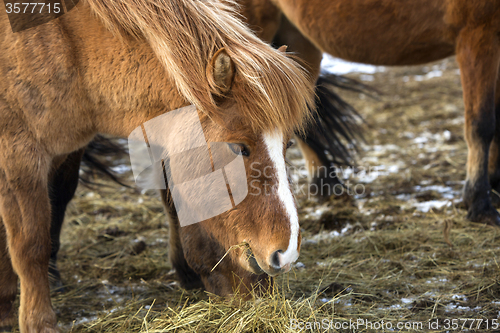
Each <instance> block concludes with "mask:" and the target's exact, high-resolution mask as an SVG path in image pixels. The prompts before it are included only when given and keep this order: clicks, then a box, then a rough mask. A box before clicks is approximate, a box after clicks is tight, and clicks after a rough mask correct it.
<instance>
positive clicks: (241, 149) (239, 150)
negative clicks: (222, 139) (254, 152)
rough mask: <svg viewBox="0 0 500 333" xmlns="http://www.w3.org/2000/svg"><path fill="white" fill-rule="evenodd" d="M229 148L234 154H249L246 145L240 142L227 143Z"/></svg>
mask: <svg viewBox="0 0 500 333" xmlns="http://www.w3.org/2000/svg"><path fill="white" fill-rule="evenodd" d="M228 145H229V149H231V151H232V152H233V153H235V154H236V155H243V156H249V155H250V151H249V150H248V147H247V146H245V145H244V144H242V143H228Z"/></svg>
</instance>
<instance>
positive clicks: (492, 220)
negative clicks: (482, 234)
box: [467, 207, 500, 227]
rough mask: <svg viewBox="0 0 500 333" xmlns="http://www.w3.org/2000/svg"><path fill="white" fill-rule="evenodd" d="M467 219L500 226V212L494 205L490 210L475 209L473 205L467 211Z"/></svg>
mask: <svg viewBox="0 0 500 333" xmlns="http://www.w3.org/2000/svg"><path fill="white" fill-rule="evenodd" d="M467 219H468V220H469V221H471V222H476V223H484V224H488V225H493V226H497V227H500V214H499V213H498V212H497V210H496V209H494V208H493V207H491V209H488V210H475V209H474V207H471V208H469V211H468V213H467Z"/></svg>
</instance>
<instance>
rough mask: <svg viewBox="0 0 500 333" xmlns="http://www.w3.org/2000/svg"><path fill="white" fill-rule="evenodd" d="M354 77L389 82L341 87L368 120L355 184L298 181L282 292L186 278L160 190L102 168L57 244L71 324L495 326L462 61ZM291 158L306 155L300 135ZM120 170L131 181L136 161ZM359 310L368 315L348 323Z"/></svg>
mask: <svg viewBox="0 0 500 333" xmlns="http://www.w3.org/2000/svg"><path fill="white" fill-rule="evenodd" d="M348 77H351V78H355V79H358V80H362V81H363V82H364V83H367V84H369V85H371V86H373V87H375V88H376V89H378V90H379V91H380V92H381V93H382V95H380V96H379V99H378V100H375V99H372V98H370V97H368V96H365V95H363V94H359V93H353V92H340V93H341V94H342V96H343V97H344V98H345V99H347V100H348V101H349V102H350V103H352V105H353V106H354V107H355V108H356V109H357V110H358V111H359V113H360V114H361V115H362V116H363V118H364V119H365V124H364V125H363V128H364V137H365V141H366V142H365V143H364V144H362V145H361V149H360V154H359V155H358V157H357V160H356V163H355V166H356V167H355V168H344V169H342V173H343V175H344V178H346V179H345V180H346V182H347V181H348V182H349V184H350V185H351V191H350V192H349V193H344V194H343V195H341V196H333V197H332V198H331V199H330V200H329V201H327V202H323V203H320V202H318V201H316V200H315V199H312V198H308V197H307V195H304V194H301V193H298V195H297V196H298V202H299V207H300V217H301V226H302V231H303V246H302V250H301V255H300V258H299V262H297V263H296V265H295V267H294V268H293V270H292V271H291V273H289V274H287V275H286V276H283V277H281V278H279V279H277V285H278V288H277V291H276V295H274V296H271V297H270V298H265V299H263V300H260V301H251V302H249V303H247V304H243V305H241V306H239V307H235V306H234V305H227V302H225V301H224V300H220V299H209V298H208V296H207V295H206V294H205V293H204V292H203V291H201V290H195V291H185V290H182V289H181V288H180V287H179V285H178V283H177V282H176V279H175V275H174V273H173V271H172V270H171V266H170V264H169V262H168V257H167V249H168V226H167V224H166V221H165V217H164V214H163V212H162V205H161V203H160V201H159V198H158V196H157V194H156V193H154V192H153V191H148V192H141V191H140V190H137V189H136V188H132V189H127V188H124V187H121V186H119V185H116V184H113V183H111V182H108V181H105V180H101V182H103V183H104V184H105V185H104V186H101V187H95V188H90V189H89V188H86V187H83V186H80V187H79V189H78V191H77V194H76V197H75V199H74V200H73V202H72V203H71V204H70V207H69V209H68V214H67V218H66V222H65V226H64V229H63V232H62V245H61V251H60V256H59V267H60V269H61V273H62V277H63V280H64V282H65V283H66V290H65V292H64V293H54V294H53V303H54V307H55V310H56V312H57V315H58V318H59V322H60V325H61V328H62V329H63V330H64V331H71V332H87V331H89V332H138V331H143V332H163V331H165V332H167V331H168V332H170V331H176V332H184V331H189V332H202V331H206V332H212V331H214V330H217V329H218V330H220V331H224V332H240V331H250V332H251V331H254V332H281V331H284V332H295V331H299V329H298V326H293V325H294V324H297V325H306V323H305V322H307V321H316V322H322V325H323V326H322V328H326V326H324V325H325V322H324V321H323V320H324V319H326V322H327V323H328V329H327V330H326V331H331V332H333V331H343V332H354V331H356V332H358V331H381V329H380V325H381V321H384V325H385V326H384V328H385V330H386V331H429V330H430V329H429V327H431V328H437V330H436V331H453V330H455V331H461V330H463V329H465V328H468V329H471V324H472V330H475V331H489V330H491V328H492V327H494V325H495V324H494V321H493V319H499V317H500V311H499V310H500V279H499V276H500V275H499V272H500V266H499V261H500V258H499V257H500V229H498V228H495V227H491V226H485V225H479V224H474V223H470V222H468V221H467V220H466V219H465V214H466V212H465V211H464V210H463V209H462V208H461V199H460V191H461V188H462V186H463V180H464V178H465V162H466V155H467V149H466V144H465V142H464V136H463V123H464V116H463V109H464V107H463V101H462V98H461V96H462V92H461V87H460V76H459V71H458V67H457V65H456V63H455V60H454V59H453V58H452V59H447V60H444V61H441V62H437V63H433V64H430V65H427V66H421V67H400V68H385V70H383V71H382V72H377V73H375V74H373V75H368V74H349V75H348ZM289 158H290V159H291V161H292V163H293V164H294V165H295V166H296V167H297V168H300V167H301V166H302V165H303V163H304V162H303V160H301V159H300V156H299V155H298V150H297V148H296V147H294V148H291V150H290V156H289ZM116 170H117V171H119V172H122V173H123V176H124V177H128V180H129V183H131V181H130V179H131V174H130V171H129V168H127V167H126V166H125V167H123V166H121V167H120V166H118V167H117V168H116ZM299 176H300V177H299ZM295 178H296V179H295V180H296V181H297V183H298V184H299V185H300V184H303V183H304V181H305V178H304V174H303V173H298V174H297V175H296V177H295ZM345 192H347V191H345ZM353 192H355V193H353ZM446 227H451V230H450V231H449V237H448V238H449V239H447V237H446V234H447V233H446V232H444V229H445V228H446ZM448 243H449V244H448ZM273 309H274V310H273ZM273 311H274V312H273ZM460 318H471V319H474V321H471V320H469V321H468V322H467V323H466V325H464V321H463V320H462V321H460ZM481 319H482V321H481V322H480V320H481ZM349 320H351V322H353V321H354V322H357V321H358V320H365V322H363V323H364V324H362V325H360V326H356V328H355V329H354V330H353V326H346V325H344V328H342V327H341V326H339V325H340V324H342V323H349ZM436 320H437V321H436ZM453 320H454V321H453ZM366 321H368V322H366ZM369 322H371V324H372V327H371V328H370V326H369V325H370V323H369ZM357 323H359V322H357ZM377 323H378V325H379V326H377ZM388 323H390V324H391V327H389V326H388ZM401 323H403V326H401V325H400V324H401ZM436 323H439V325H440V326H439V327H436V326H435V325H436ZM365 324H366V325H368V327H367V326H366V325H365ZM398 324H399V327H402V328H403V329H402V330H399V329H398ZM373 325H375V326H373ZM404 325H406V326H404ZM420 325H421V326H420ZM429 325H431V326H429ZM432 325H433V326H432ZM478 325H479V326H478ZM486 325H488V329H487V326H486ZM303 327H306V326H303ZM335 327H337V328H338V329H335ZM377 327H378V328H379V329H378V330H377ZM389 328H392V330H391V329H389ZM305 331H306V332H313V331H314V332H320V331H325V330H323V329H321V330H320V329H313V330H305Z"/></svg>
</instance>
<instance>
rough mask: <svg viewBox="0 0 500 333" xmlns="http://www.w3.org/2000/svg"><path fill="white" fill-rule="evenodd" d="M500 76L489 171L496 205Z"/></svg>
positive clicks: (499, 164) (498, 202)
mask: <svg viewBox="0 0 500 333" xmlns="http://www.w3.org/2000/svg"><path fill="white" fill-rule="evenodd" d="M499 81H500V77H499V78H497V86H496V90H495V117H496V122H495V124H496V127H495V135H494V136H493V141H492V142H491V146H490V152H489V153H490V157H489V163H488V171H489V176H490V184H491V188H492V189H493V191H492V192H493V193H492V194H491V199H492V201H493V203H494V205H495V206H496V207H499V206H500V82H499Z"/></svg>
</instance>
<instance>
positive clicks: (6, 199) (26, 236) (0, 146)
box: [0, 133, 58, 333]
mask: <svg viewBox="0 0 500 333" xmlns="http://www.w3.org/2000/svg"><path fill="white" fill-rule="evenodd" d="M22 134H24V135H23V136H18V137H15V138H12V137H0V214H1V216H2V220H3V225H4V227H5V230H6V235H7V245H8V249H9V256H10V259H11V262H12V267H13V268H14V271H15V272H16V273H17V275H18V276H19V279H20V282H21V283H20V284H21V302H20V308H19V326H20V330H21V332H22V333H26V332H37V333H39V332H43V333H54V332H58V331H57V329H56V316H55V314H54V311H53V310H52V305H51V302H50V290H49V280H48V274H47V271H48V268H49V257H50V202H49V196H48V188H47V178H48V173H49V167H50V160H49V159H48V158H47V157H46V155H44V154H43V153H42V150H43V149H42V148H41V147H40V146H38V145H36V144H31V145H30V142H26V141H28V140H26V139H27V136H28V135H29V134H27V133H22ZM16 139H17V140H18V141H19V140H23V141H24V142H22V143H19V142H18V143H17V144H16V143H13V142H16ZM1 274H3V272H2V273H1ZM2 289H3V286H2Z"/></svg>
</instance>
